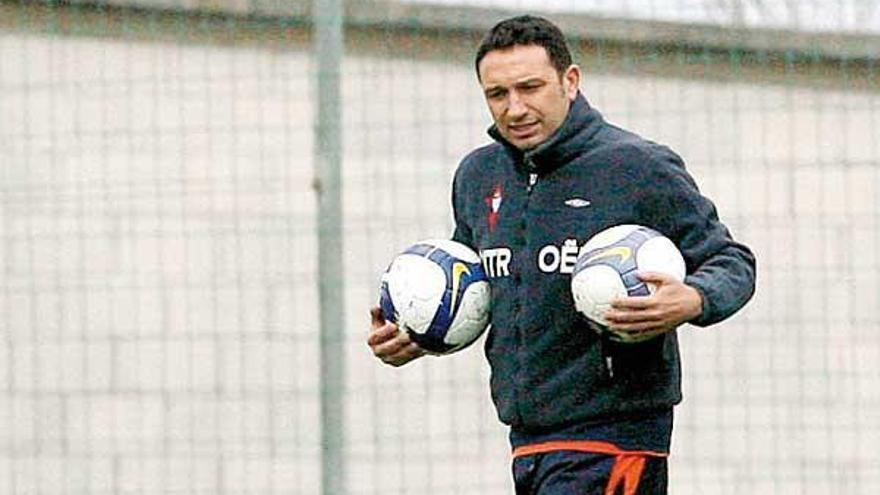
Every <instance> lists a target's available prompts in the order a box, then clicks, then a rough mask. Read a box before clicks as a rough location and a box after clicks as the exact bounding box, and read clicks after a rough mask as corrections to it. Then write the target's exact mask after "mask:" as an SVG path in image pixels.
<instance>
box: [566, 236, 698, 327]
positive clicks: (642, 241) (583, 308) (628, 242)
mask: <svg viewBox="0 0 880 495" xmlns="http://www.w3.org/2000/svg"><path fill="white" fill-rule="evenodd" d="M639 272H661V273H667V274H670V275H672V276H674V277H676V278H677V279H678V280H684V276H685V263H684V258H683V257H682V255H681V252H680V251H679V250H678V248H677V247H676V246H675V244H673V242H672V241H671V240H669V238H667V237H665V236H664V235H663V234H661V233H660V232H657V231H656V230H653V229H650V228H648V227H643V226H641V225H618V226H616V227H611V228H609V229H606V230H603V231H601V232H599V233H598V234H596V235H595V236H593V237H592V238H590V240H589V241H588V242H587V243H586V244H585V245H584V247H583V248H581V250H580V254H579V255H578V259H577V262H576V263H575V267H574V271H573V272H572V277H571V293H572V296H573V297H574V303H575V308H576V309H577V310H578V311H579V312H580V313H581V314H583V315H584V316H586V317H587V318H588V319H589V320H591V321H592V322H594V323H596V324H598V330H600V331H607V332H609V336H610V337H611V339H612V340H616V341H618V342H625V343H635V342H641V341H644V340H648V339H650V338H653V337H654V336H655V334H653V333H648V334H647V336H645V337H641V336H639V335H638V334H632V333H624V332H614V331H613V330H611V329H609V328H608V322H607V321H606V320H605V318H604V314H605V311H607V310H608V309H609V308H611V301H613V300H614V299H616V298H618V297H626V296H648V295H651V294H652V293H653V292H654V287H653V286H652V284H646V283H645V282H642V281H641V280H639V278H638V277H637V274H638V273H639Z"/></svg>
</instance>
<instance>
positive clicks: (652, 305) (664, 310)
mask: <svg viewBox="0 0 880 495" xmlns="http://www.w3.org/2000/svg"><path fill="white" fill-rule="evenodd" d="M638 277H639V279H641V280H642V281H643V282H645V283H647V284H651V285H653V286H654V287H655V290H654V293H653V294H652V295H650V296H637V297H622V298H619V299H615V300H614V301H613V302H612V303H611V309H609V310H608V311H606V312H605V319H606V320H607V321H608V326H609V327H610V328H611V329H613V330H614V331H617V332H635V333H638V334H639V335H644V334H646V333H656V334H657V335H660V334H662V333H665V332H668V331H670V330H672V329H673V328H675V327H677V326H679V325H681V324H682V323H684V322H686V321H689V320H692V319H694V318H696V317H697V316H699V315H700V314H701V313H702V311H703V297H702V296H701V295H700V293H699V292H698V291H697V290H696V289H694V288H693V287H691V286H689V285H686V284H685V283H683V282H681V281H679V280H678V279H676V278H675V277H673V276H671V275H667V274H665V273H657V272H642V273H639V275H638Z"/></svg>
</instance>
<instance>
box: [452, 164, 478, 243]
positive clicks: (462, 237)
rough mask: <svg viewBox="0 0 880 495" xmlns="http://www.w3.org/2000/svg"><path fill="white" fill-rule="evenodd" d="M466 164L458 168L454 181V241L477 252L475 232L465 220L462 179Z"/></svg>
mask: <svg viewBox="0 0 880 495" xmlns="http://www.w3.org/2000/svg"><path fill="white" fill-rule="evenodd" d="M463 169H464V164H462V165H460V166H459V167H458V170H457V171H456V172H455V178H454V179H453V180H452V216H453V220H454V221H455V230H454V231H453V233H452V240H453V241H456V242H460V243H462V244H464V245H466V246H468V247H470V248H471V249H474V250H476V246H475V245H474V239H473V232H472V231H471V228H470V226H469V225H468V224H467V222H466V220H465V218H466V214H465V208H466V207H465V203H464V196H463V191H462V179H461V176H462V175H463V173H464V171H463Z"/></svg>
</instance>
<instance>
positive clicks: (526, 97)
mask: <svg viewBox="0 0 880 495" xmlns="http://www.w3.org/2000/svg"><path fill="white" fill-rule="evenodd" d="M479 71H480V84H481V85H482V87H483V95H484V96H485V97H486V102H487V103H488V104H489V110H490V111H491V112H492V118H493V119H494V120H495V125H496V126H497V127H498V131H499V132H500V133H501V135H502V136H504V138H505V139H507V140H508V141H509V142H510V143H511V144H513V145H514V146H516V147H517V148H519V149H521V150H527V149H530V148H534V147H535V146H537V145H539V144H541V143H543V142H544V141H546V140H547V138H549V137H550V136H552V135H553V133H554V132H556V130H557V129H558V128H559V126H560V125H562V122H563V121H564V120H565V117H566V115H568V109H569V106H570V104H571V102H572V101H574V99H575V98H576V97H577V92H578V84H579V83H580V69H578V67H577V66H576V65H572V66H571V67H569V68H568V69H567V70H566V71H565V73H564V74H563V75H562V77H560V76H559V74H558V73H557V72H556V69H555V68H554V67H553V64H551V62H550V57H549V56H548V55H547V51H546V50H545V49H544V47H542V46H539V45H517V46H513V47H511V48H505V49H502V50H492V51H490V52H489V53H487V54H486V55H485V56H484V57H483V59H482V60H481V61H480V66H479Z"/></svg>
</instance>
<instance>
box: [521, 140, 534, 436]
mask: <svg viewBox="0 0 880 495" xmlns="http://www.w3.org/2000/svg"><path fill="white" fill-rule="evenodd" d="M524 165H525V166H526V169H527V170H529V178H528V182H527V183H526V201H525V205H523V210H522V216H523V219H522V222H523V223H522V235H523V239H524V241H525V242H526V243H527V242H528V241H527V239H528V236H527V234H526V230H528V227H529V226H528V225H526V220H525V219H526V215H527V213H528V210H529V204H530V203H531V199H532V190H533V189H534V188H535V184H537V182H538V174H537V173H536V172H532V170H534V168H533V167H534V165H533V164H532V161H531V159H530V158H528V157H526V158H525V160H524ZM523 247H525V245H524V246H523ZM521 290H522V288H521V287H517V292H518V294H517V299H519V300H520V303H519V304H517V307H518V311H521V306H520V305H521V304H522V302H521V299H522V298H523V296H522V294H521V293H519V292H520V291H521ZM519 316H520V315H518V317H519ZM518 334H519V335H517V337H518V339H517V340H518V343H517V344H518V345H519V348H520V349H525V348H527V346H528V343H527V342H526V329H525V328H523V327H519V331H518ZM516 355H517V358H518V361H519V369H520V370H525V369H526V363H525V362H524V361H523V353H522V351H521V350H518V351H517V353H516ZM517 382H519V380H517ZM521 388H524V387H523V386H522V385H519V384H518V386H517V395H521V394H522V393H521V392H520V389H521ZM525 394H526V395H527V394H528V391H526V392H525ZM516 404H517V407H516V414H517V416H519V421H518V422H519V423H524V419H525V418H524V414H523V411H524V410H525V411H528V410H529V408H528V407H525V405H524V403H523V401H522V400H521V399H520V398H517V400H516Z"/></svg>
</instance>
